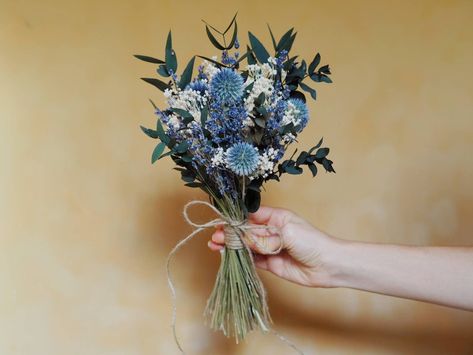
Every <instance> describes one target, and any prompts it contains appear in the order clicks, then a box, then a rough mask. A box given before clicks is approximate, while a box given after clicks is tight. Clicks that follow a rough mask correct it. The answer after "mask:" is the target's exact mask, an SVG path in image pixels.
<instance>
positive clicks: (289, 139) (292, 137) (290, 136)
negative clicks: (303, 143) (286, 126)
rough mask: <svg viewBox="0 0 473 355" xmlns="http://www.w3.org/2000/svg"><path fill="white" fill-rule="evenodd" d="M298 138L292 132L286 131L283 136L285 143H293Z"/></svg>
mask: <svg viewBox="0 0 473 355" xmlns="http://www.w3.org/2000/svg"><path fill="white" fill-rule="evenodd" d="M295 140H296V136H295V135H293V134H292V133H286V134H285V135H284V136H283V141H284V143H292V142H294V141H295Z"/></svg>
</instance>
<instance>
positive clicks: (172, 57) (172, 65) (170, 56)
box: [166, 48, 177, 73]
mask: <svg viewBox="0 0 473 355" xmlns="http://www.w3.org/2000/svg"><path fill="white" fill-rule="evenodd" d="M166 68H167V69H168V71H171V70H172V72H173V73H176V71H177V57H176V52H174V49H172V48H171V49H166Z"/></svg>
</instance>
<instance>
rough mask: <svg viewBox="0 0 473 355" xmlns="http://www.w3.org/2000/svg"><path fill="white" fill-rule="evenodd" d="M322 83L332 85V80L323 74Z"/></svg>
mask: <svg viewBox="0 0 473 355" xmlns="http://www.w3.org/2000/svg"><path fill="white" fill-rule="evenodd" d="M320 81H321V82H323V83H327V84H330V83H332V79H330V78H329V77H328V76H327V75H324V74H321V78H320Z"/></svg>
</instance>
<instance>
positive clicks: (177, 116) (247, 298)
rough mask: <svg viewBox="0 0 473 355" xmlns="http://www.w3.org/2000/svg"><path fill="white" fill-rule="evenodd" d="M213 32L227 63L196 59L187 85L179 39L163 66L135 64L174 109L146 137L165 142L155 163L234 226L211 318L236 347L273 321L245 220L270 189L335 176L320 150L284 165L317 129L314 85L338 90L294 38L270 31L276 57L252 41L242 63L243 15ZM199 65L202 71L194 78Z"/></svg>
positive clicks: (208, 311)
mask: <svg viewBox="0 0 473 355" xmlns="http://www.w3.org/2000/svg"><path fill="white" fill-rule="evenodd" d="M268 28H269V26H268ZM206 32H207V35H208V38H209V40H210V41H211V43H212V44H213V45H214V46H215V47H216V48H217V49H218V50H219V51H221V55H220V56H219V58H217V57H216V56H215V57H212V58H209V57H204V56H200V55H196V56H194V57H192V58H191V59H190V61H189V62H188V64H187V65H186V67H185V68H184V70H183V71H182V74H181V75H178V63H177V57H176V53H175V51H174V50H173V46H172V37H171V32H169V35H168V37H167V41H166V47H165V57H164V60H161V59H157V58H153V57H149V56H143V55H136V56H135V57H137V58H138V59H140V60H143V61H145V62H149V63H153V64H156V65H157V73H158V74H159V75H160V76H161V77H162V78H163V79H158V78H142V79H143V80H144V81H146V82H148V83H149V84H151V85H153V86H155V87H157V88H158V89H159V90H161V91H162V92H163V93H164V96H165V98H166V101H167V107H166V108H165V109H159V108H158V107H156V105H154V103H153V106H154V109H155V113H156V115H157V125H156V128H155V129H150V128H144V127H141V128H142V130H143V131H144V133H146V134H147V135H148V136H149V137H151V138H153V139H156V140H157V141H158V143H157V145H156V147H155V148H154V150H153V153H152V158H151V161H152V163H154V162H155V161H157V160H159V159H161V158H164V157H167V156H169V157H170V158H171V159H172V160H173V161H174V163H175V164H176V165H177V167H176V168H175V169H176V170H178V171H180V173H181V178H182V180H183V181H184V182H185V185H186V186H189V187H194V188H200V189H202V190H203V191H205V192H206V193H207V194H208V195H209V199H210V203H211V204H212V206H214V207H215V209H216V210H217V211H218V212H219V214H220V216H221V217H222V223H223V224H226V228H225V233H226V234H228V235H229V240H228V243H227V245H226V247H225V250H224V252H223V253H222V264H221V267H220V270H219V274H218V276H217V282H216V284H215V288H214V290H213V292H212V294H211V296H210V299H209V301H208V304H207V309H206V314H207V316H208V319H209V321H210V324H211V326H212V328H214V329H216V330H222V331H223V332H224V333H225V334H226V335H227V336H234V337H235V338H236V340H237V341H238V340H240V339H243V338H244V337H245V335H246V333H247V332H248V331H250V330H252V329H255V328H259V329H262V330H268V329H269V323H270V321H271V320H270V316H269V312H268V309H267V304H266V298H265V292H264V288H263V286H262V284H261V281H260V279H259V278H258V275H257V274H256V272H255V268H254V264H253V260H252V255H251V252H250V250H249V248H248V247H247V243H248V239H247V238H248V234H250V233H249V232H250V229H251V228H247V227H248V226H247V225H246V221H247V216H248V213H250V212H255V211H257V210H258V208H259V205H260V200H261V197H260V192H261V188H262V186H263V184H264V183H266V182H268V181H270V180H276V181H279V180H280V177H281V176H282V175H283V174H286V173H287V174H293V175H297V174H301V173H302V172H303V167H304V166H305V167H307V168H308V169H309V170H310V171H311V173H312V175H313V176H316V174H317V171H318V167H317V165H319V166H322V167H323V168H324V169H325V170H326V171H327V172H335V171H334V169H333V167H332V161H331V160H329V159H328V158H327V155H328V153H329V148H326V147H321V144H322V140H320V141H319V143H318V144H317V145H315V146H314V147H312V148H310V149H307V150H304V151H302V152H300V153H299V154H298V156H297V157H295V154H296V151H297V150H296V151H295V152H294V153H293V154H292V155H291V156H290V158H287V159H283V157H284V155H285V153H286V152H287V151H288V148H289V146H290V145H291V144H293V143H294V142H297V137H298V135H299V134H300V133H301V132H302V130H303V129H304V128H305V127H306V125H307V124H308V122H309V110H308V107H307V104H306V96H305V94H304V92H305V93H307V94H309V95H310V96H311V97H312V98H313V99H314V100H315V99H316V91H315V90H314V89H313V88H311V87H310V86H309V85H308V84H307V81H308V80H307V79H310V80H312V81H313V82H316V83H331V79H330V77H329V75H330V74H331V73H330V69H329V66H328V65H323V66H320V55H319V54H318V53H317V54H316V55H315V57H314V58H313V60H312V61H311V62H310V63H309V64H307V63H306V61H305V60H300V59H299V58H298V56H291V55H290V52H291V48H292V46H293V43H294V40H295V38H296V32H294V29H290V30H289V31H287V32H286V33H285V34H284V35H283V36H282V37H281V39H280V40H279V41H276V39H275V38H274V35H273V33H272V31H271V29H270V28H269V32H270V35H271V40H272V47H273V50H272V54H270V53H269V51H268V50H267V49H266V48H265V47H264V45H263V44H262V43H261V42H260V40H258V38H257V37H255V36H254V35H253V34H252V33H251V32H248V36H249V37H248V38H249V42H248V45H247V46H246V49H245V50H244V51H243V54H242V55H240V53H239V51H238V50H239V48H240V46H241V44H240V42H239V40H238V26H237V22H236V15H235V17H234V18H233V20H232V21H231V23H230V24H229V25H228V26H227V28H226V29H225V30H224V31H220V30H218V29H217V28H215V27H213V26H211V25H209V24H207V23H206ZM196 58H199V59H201V60H202V63H201V64H200V65H199V66H198V67H197V73H196V75H195V77H194V76H193V71H194V62H195V60H196ZM245 225H246V227H245ZM230 238H232V240H230ZM235 238H236V239H235Z"/></svg>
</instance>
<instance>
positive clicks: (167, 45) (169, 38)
mask: <svg viewBox="0 0 473 355" xmlns="http://www.w3.org/2000/svg"><path fill="white" fill-rule="evenodd" d="M168 49H172V34H171V30H169V33H168V37H167V39H166V48H165V50H168Z"/></svg>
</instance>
